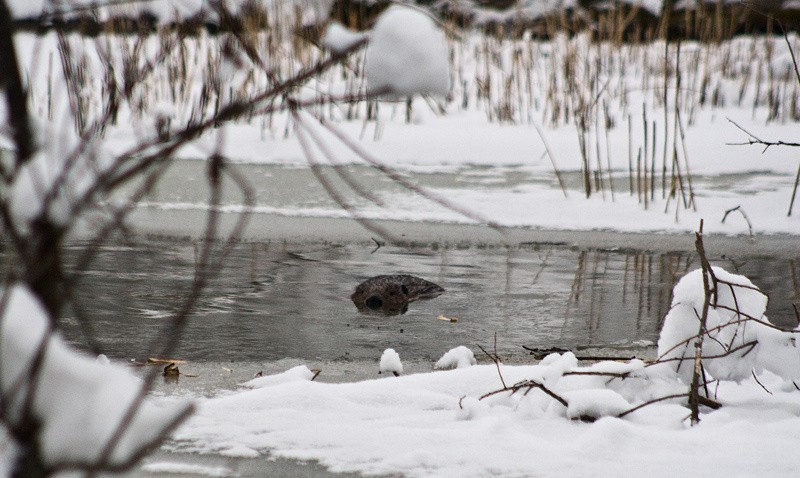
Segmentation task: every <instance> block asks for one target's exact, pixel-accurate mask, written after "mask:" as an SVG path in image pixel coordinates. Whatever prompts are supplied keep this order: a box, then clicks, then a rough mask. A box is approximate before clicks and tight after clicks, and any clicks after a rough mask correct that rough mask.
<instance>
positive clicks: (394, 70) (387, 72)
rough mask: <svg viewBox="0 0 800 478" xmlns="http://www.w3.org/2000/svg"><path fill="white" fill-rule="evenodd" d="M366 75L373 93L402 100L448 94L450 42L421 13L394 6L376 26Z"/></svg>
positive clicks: (368, 51) (371, 41)
mask: <svg viewBox="0 0 800 478" xmlns="http://www.w3.org/2000/svg"><path fill="white" fill-rule="evenodd" d="M364 68H365V71H364V73H365V75H366V78H367V89H368V91H370V92H373V93H389V94H392V95H398V96H409V95H413V94H417V93H419V94H434V95H445V94H447V91H448V88H449V83H450V72H449V63H448V53H447V41H446V39H445V36H444V33H442V31H441V30H439V28H437V27H436V24H435V23H434V22H433V20H432V19H431V18H430V17H428V16H427V15H425V14H424V13H422V12H421V11H419V10H416V9H413V8H408V7H401V6H392V7H389V8H388V9H387V10H386V11H385V12H383V14H381V16H380V17H379V18H378V21H377V22H376V23H375V28H374V29H373V30H372V33H371V34H370V42H369V46H368V47H367V54H366V65H365V67H364Z"/></svg>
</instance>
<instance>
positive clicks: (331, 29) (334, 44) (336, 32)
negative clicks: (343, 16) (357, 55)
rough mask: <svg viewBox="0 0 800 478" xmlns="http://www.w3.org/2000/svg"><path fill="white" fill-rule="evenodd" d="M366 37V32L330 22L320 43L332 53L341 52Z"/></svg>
mask: <svg viewBox="0 0 800 478" xmlns="http://www.w3.org/2000/svg"><path fill="white" fill-rule="evenodd" d="M366 37H367V35H366V34H364V33H359V32H354V31H352V30H349V29H347V28H346V27H345V26H344V25H342V24H341V23H337V22H331V24H330V25H328V28H327V29H326V30H325V36H323V37H322V44H323V45H324V46H325V48H327V49H329V50H331V51H332V52H334V53H342V52H344V51H347V50H349V49H350V48H352V47H353V46H354V45H355V44H356V43H358V42H360V41H361V40H363V39H364V38H366Z"/></svg>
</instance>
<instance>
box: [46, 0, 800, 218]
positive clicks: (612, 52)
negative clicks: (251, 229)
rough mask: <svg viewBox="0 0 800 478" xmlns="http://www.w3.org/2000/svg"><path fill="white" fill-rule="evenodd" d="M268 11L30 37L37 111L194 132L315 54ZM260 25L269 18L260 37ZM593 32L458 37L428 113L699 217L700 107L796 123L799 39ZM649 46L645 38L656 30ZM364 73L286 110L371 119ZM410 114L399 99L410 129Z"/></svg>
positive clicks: (272, 121) (328, 81) (591, 186)
mask: <svg viewBox="0 0 800 478" xmlns="http://www.w3.org/2000/svg"><path fill="white" fill-rule="evenodd" d="M274 5H275V6H274V7H273V8H274V10H273V11H270V12H267V14H266V15H265V16H263V17H260V19H259V21H258V22H255V21H254V22H250V23H248V22H244V23H242V24H241V26H242V28H239V29H236V31H231V32H220V33H218V34H216V35H212V34H209V33H208V32H206V31H205V30H199V31H194V32H192V34H188V33H187V32H185V31H181V30H180V29H176V28H161V29H160V30H158V31H157V32H156V33H151V32H149V31H140V32H139V33H137V34H115V33H107V34H101V35H97V36H93V37H88V36H83V35H80V34H77V33H57V32H51V33H48V34H47V35H45V36H42V37H38V40H37V41H38V42H40V43H42V44H45V45H47V44H48V42H51V41H52V42H54V43H55V45H56V48H55V56H56V58H55V59H54V58H53V53H52V52H51V54H50V55H49V56H47V55H40V60H41V59H46V60H45V62H46V63H47V64H46V65H44V66H43V67H42V66H41V65H40V70H39V71H46V72H47V74H46V75H36V76H34V75H31V77H30V78H31V80H30V81H31V89H30V94H31V101H32V104H33V106H34V110H35V111H38V112H40V115H41V116H43V117H48V118H52V111H53V102H54V101H59V98H60V97H61V96H66V97H67V99H68V100H69V104H70V107H71V109H73V110H74V111H76V112H77V114H76V117H77V118H79V121H78V125H77V127H78V128H79V129H81V130H83V129H88V128H91V127H92V125H93V124H95V123H102V122H100V121H99V119H100V118H103V117H104V116H106V115H111V117H112V118H113V119H114V120H116V119H117V118H119V121H127V119H126V118H128V115H130V116H132V117H133V118H134V119H136V120H145V121H146V120H148V119H150V120H154V121H161V122H166V123H167V124H173V125H186V124H192V123H199V122H202V121H203V120H204V119H205V118H208V117H210V116H211V115H213V114H214V113H215V112H216V111H218V110H219V108H220V106H221V105H224V104H226V103H227V102H229V101H231V100H235V99H237V98H246V97H248V96H252V95H253V93H254V92H256V91H259V90H260V89H263V88H265V87H267V86H268V85H270V84H271V83H272V82H274V81H275V79H276V78H286V77H289V76H290V75H291V74H292V73H293V72H297V71H299V70H300V69H302V68H303V67H304V66H307V65H310V64H312V63H313V62H315V61H318V60H319V59H320V58H321V57H323V56H324V55H325V52H324V51H323V50H321V49H320V48H319V47H318V46H317V45H316V44H315V43H314V42H312V41H308V40H307V39H303V38H301V37H303V36H304V35H301V31H302V28H303V18H302V13H301V12H300V11H299V10H291V9H288V8H283V7H281V3H280V2H275V3H274ZM715 18H716V17H715ZM616 21H617V22H621V21H622V20H620V19H617V20H616ZM264 22H271V23H269V28H264V25H263V23H264ZM603 25H605V27H604V28H605V30H603V31H605V32H606V33H604V34H603V36H605V37H606V39H605V40H598V33H597V31H588V30H587V31H585V32H584V33H578V34H572V35H568V34H565V33H559V32H558V31H556V30H554V31H553V32H552V35H551V36H552V37H551V38H549V39H547V40H541V39H537V38H535V37H534V35H533V34H532V33H531V32H530V31H527V32H525V33H522V34H521V35H516V36H511V35H503V36H499V35H493V34H485V33H481V32H478V31H462V32H461V34H459V35H452V36H451V37H450V40H449V41H450V62H451V72H452V73H451V75H452V76H451V78H452V81H451V85H452V87H451V92H450V95H449V96H448V98H447V100H446V101H445V102H444V103H443V104H439V105H438V108H440V109H441V111H445V112H446V111H450V112H453V111H473V112H475V111H477V112H481V113H482V114H484V115H485V117H486V120H487V121H488V122H496V123H508V124H515V125H532V126H534V127H536V130H537V131H538V132H539V134H540V135H542V136H546V135H547V130H552V129H558V128H562V127H569V128H572V129H574V131H575V134H576V138H575V140H576V142H577V144H578V145H579V151H580V157H578V158H575V160H576V161H579V164H580V169H581V174H582V191H583V193H584V194H585V196H586V197H590V196H592V195H595V194H600V195H602V196H603V197H604V198H606V199H608V200H614V199H615V196H616V195H620V194H629V195H632V196H635V197H636V198H637V199H638V201H639V202H640V203H641V204H642V206H643V207H645V208H651V207H654V204H655V203H656V202H659V207H663V208H664V210H665V211H667V210H669V208H670V207H674V213H675V214H676V215H677V214H678V213H679V210H680V209H681V208H682V209H690V208H691V209H694V208H696V202H695V196H694V192H693V189H692V179H691V178H692V177H691V169H692V168H691V158H690V153H691V151H689V150H688V148H687V146H686V143H685V136H686V134H685V132H686V129H687V128H689V127H691V126H692V125H693V124H694V123H695V122H696V121H698V115H700V113H701V112H708V111H710V112H712V113H713V112H717V111H718V112H723V111H724V110H725V109H726V108H729V107H735V108H737V109H745V110H749V111H750V112H751V115H752V117H753V118H754V119H756V120H759V121H763V122H764V124H770V123H787V122H797V121H800V99H799V98H800V82H798V81H797V77H796V76H795V75H796V74H795V72H794V69H793V66H792V63H791V60H790V48H792V49H794V50H795V51H800V39H798V36H797V35H795V34H790V35H788V36H787V37H786V39H784V37H782V36H773V35H764V36H745V37H737V38H732V39H727V40H725V39H721V40H719V41H702V42H701V41H677V40H676V41H669V40H665V39H663V38H662V39H648V40H646V41H624V40H625V38H626V37H625V35H628V34H626V33H625V32H627V31H629V29H628V26H625V25H622V24H620V23H617V24H615V23H613V22H610V21H606V23H603ZM623 27H625V28H623ZM648 35H649V36H653V37H655V33H654V31H653V32H650V33H648ZM709 35H710V33H709ZM640 36H641V35H640ZM712 36H713V35H712ZM247 52H257V53H256V54H250V55H248V54H247ZM54 63H55V65H54ZM363 63H364V59H363V51H362V52H361V53H357V54H355V55H353V56H352V57H351V58H350V59H349V61H348V62H346V63H345V64H344V65H342V66H340V67H337V68H333V69H331V70H330V71H327V72H325V73H323V74H321V75H318V76H317V77H316V78H314V79H313V80H312V81H310V82H307V83H305V84H303V85H298V87H297V88H296V97H295V98H294V100H295V101H297V100H299V101H301V102H302V103H303V105H304V107H305V108H306V109H307V110H309V111H311V112H312V113H313V114H314V116H316V117H318V118H323V119H325V118H327V119H331V120H334V121H339V120H363V121H369V120H372V119H374V118H375V117H376V116H377V115H376V111H377V109H378V108H380V102H375V101H356V100H355V99H361V98H363V97H364V89H365V80H364V78H363V75H362V70H363V68H362V67H363ZM59 65H60V67H59ZM59 70H60V71H59ZM87 72H89V73H87ZM57 74H63V75H64V76H65V77H66V78H67V85H68V90H69V91H67V92H53V91H52V89H51V87H50V85H52V84H53V79H52V76H53V75H57ZM60 99H61V100H63V99H64V98H60ZM282 101H283V100H276V101H275V102H273V103H272V104H265V105H263V107H262V108H260V109H258V110H257V111H256V112H254V113H253V114H252V115H250V117H248V118H247V121H248V122H250V123H253V124H257V125H258V126H259V128H260V130H261V131H262V136H263V137H267V136H270V137H280V136H289V135H292V134H293V131H292V121H291V120H290V118H289V117H288V115H287V114H286V111H285V110H286V106H287V105H286V104H284V103H282ZM122 104H125V105H129V106H128V107H127V108H128V110H129V111H128V112H127V114H126V115H120V111H119V110H120V105H122ZM401 107H402V106H401ZM411 107H412V103H411V102H410V101H408V102H406V103H405V108H406V109H407V111H406V115H405V116H406V118H407V120H408V121H410V118H411V114H410V108H411ZM112 123H113V121H112ZM376 131H377V128H376ZM542 131H544V132H542ZM376 134H377V133H376Z"/></svg>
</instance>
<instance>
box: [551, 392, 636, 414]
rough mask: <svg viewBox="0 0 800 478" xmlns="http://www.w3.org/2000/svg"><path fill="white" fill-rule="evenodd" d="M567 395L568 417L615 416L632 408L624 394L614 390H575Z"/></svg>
mask: <svg viewBox="0 0 800 478" xmlns="http://www.w3.org/2000/svg"><path fill="white" fill-rule="evenodd" d="M565 395H566V399H567V402H568V403H569V405H568V406H567V418H570V419H573V420H574V419H581V420H587V419H589V420H593V419H596V418H600V417H614V416H617V415H619V414H620V413H622V412H624V411H626V410H628V409H630V408H631V404H630V403H628V401H627V400H625V399H624V398H623V397H622V395H620V394H618V393H617V392H615V391H613V390H608V389H597V390H575V391H573V392H569V393H567V394H565Z"/></svg>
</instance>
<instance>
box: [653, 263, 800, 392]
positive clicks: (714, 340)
mask: <svg viewBox="0 0 800 478" xmlns="http://www.w3.org/2000/svg"><path fill="white" fill-rule="evenodd" d="M712 270H713V271H714V275H715V276H716V278H717V279H718V280H719V281H724V282H725V283H720V284H719V287H718V297H717V301H716V303H711V306H710V307H709V310H708V318H707V322H706V329H707V330H708V331H709V336H708V337H706V338H705V340H704V341H703V348H702V353H703V355H704V356H709V357H719V358H713V359H708V360H705V361H704V366H705V369H706V372H708V374H709V375H711V376H712V377H714V378H719V379H723V380H736V381H741V380H744V379H746V378H748V377H750V376H751V374H752V373H754V372H755V373H756V374H760V373H762V372H763V371H764V370H769V371H770V372H773V373H775V374H777V375H780V376H782V377H783V378H786V379H796V378H800V348H798V347H797V345H796V338H797V334H794V333H791V332H783V331H780V330H776V329H775V328H772V327H770V322H769V319H768V318H767V317H766V316H765V315H764V312H765V310H766V307H767V296H766V294H764V293H762V292H760V291H759V290H758V289H757V288H756V287H755V286H754V285H753V283H752V282H750V280H748V279H747V278H746V277H744V276H740V275H736V274H731V273H729V272H727V271H726V270H724V269H722V268H720V267H713V268H712ZM710 280H711V279H710V277H709V281H710ZM704 301H705V293H704V286H703V273H702V270H700V269H697V270H695V271H693V272H690V273H689V274H687V275H686V276H684V277H683V278H682V279H681V280H680V281H679V282H678V284H676V285H675V289H674V291H673V299H672V307H671V308H670V311H669V313H668V314H667V316H666V319H665V320H664V327H663V329H662V330H661V335H660V337H659V340H658V354H659V356H660V357H663V358H686V359H688V360H687V361H680V360H678V361H674V362H672V363H671V364H669V366H670V367H672V368H673V369H675V370H676V371H677V372H678V374H679V375H680V376H681V377H683V379H684V381H685V382H686V383H688V382H689V380H690V377H691V375H692V370H693V358H694V354H695V352H694V350H695V349H694V343H695V341H694V340H692V337H694V336H696V335H697V333H698V331H699V325H700V319H699V317H701V315H702V311H703V303H704ZM755 320H757V321H758V322H756V321H755ZM748 344H754V345H752V347H751V346H748ZM751 349H752V350H751ZM737 350H738V351H737Z"/></svg>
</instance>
